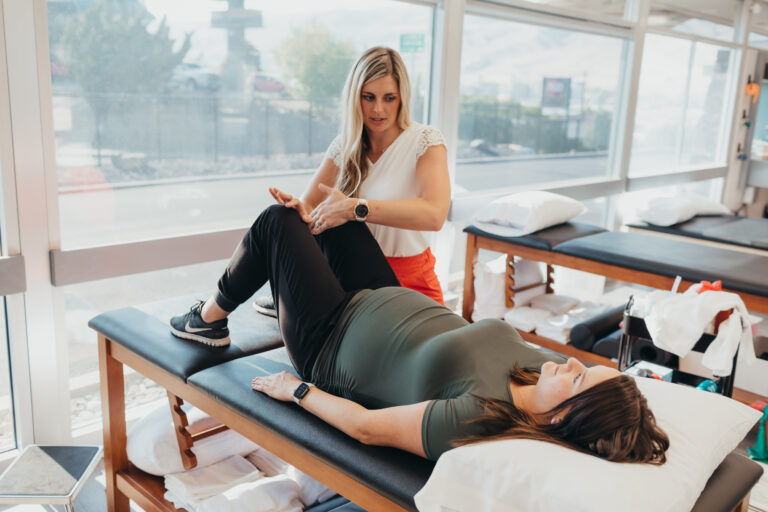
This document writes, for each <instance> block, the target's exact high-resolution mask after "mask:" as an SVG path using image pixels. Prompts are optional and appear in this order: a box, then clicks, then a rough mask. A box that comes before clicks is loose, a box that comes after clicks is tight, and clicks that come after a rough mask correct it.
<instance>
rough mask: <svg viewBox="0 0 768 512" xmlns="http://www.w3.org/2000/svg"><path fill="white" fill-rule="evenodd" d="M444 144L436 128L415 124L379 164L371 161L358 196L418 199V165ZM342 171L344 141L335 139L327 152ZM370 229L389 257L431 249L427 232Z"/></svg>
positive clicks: (385, 227) (384, 198) (373, 226)
mask: <svg viewBox="0 0 768 512" xmlns="http://www.w3.org/2000/svg"><path fill="white" fill-rule="evenodd" d="M441 144H442V145H445V139H443V134H442V133H440V130H438V129H437V128H435V127H433V126H425V125H423V124H420V123H412V124H411V126H409V127H408V128H407V129H406V130H405V131H404V132H403V133H401V134H400V135H399V136H398V137H397V138H396V139H395V140H394V141H393V142H392V144H390V145H389V147H388V148H387V149H386V150H384V153H382V155H381V157H379V159H378V160H376V163H371V161H370V160H369V161H368V166H369V167H368V176H367V177H366V178H365V180H364V181H363V183H362V184H361V185H360V191H359V193H358V194H357V197H362V198H365V199H374V200H380V201H381V200H387V199H407V198H411V197H418V191H417V185H416V163H417V162H418V161H419V158H421V156H422V155H423V154H424V153H425V152H426V151H427V148H429V147H430V146H439V145H441ZM326 157H327V158H330V159H331V160H333V163H334V164H336V167H338V168H339V169H341V164H342V162H341V139H340V137H336V138H335V139H333V142H331V145H330V146H329V147H328V151H327V152H326ZM368 229H370V230H371V233H373V237H374V238H375V239H376V241H377V242H379V245H380V246H381V250H382V252H384V255H385V256H389V257H402V256H415V255H417V254H420V253H422V252H424V251H425V250H426V249H427V247H429V240H428V238H427V235H428V233H427V232H425V231H413V230H410V229H401V228H393V227H389V226H380V225H378V224H370V223H369V224H368Z"/></svg>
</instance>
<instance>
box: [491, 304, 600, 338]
mask: <svg viewBox="0 0 768 512" xmlns="http://www.w3.org/2000/svg"><path fill="white" fill-rule="evenodd" d="M606 309H608V306H607V305H605V304H595V303H591V302H586V301H585V302H580V301H579V300H578V299H574V298H573V297H568V296H565V295H554V294H547V295H539V296H538V297H534V298H533V299H532V300H531V305H530V307H520V308H512V309H510V310H509V311H507V313H506V314H505V315H504V320H505V321H506V322H507V323H509V324H510V325H511V326H512V327H514V328H515V329H517V330H518V331H525V332H536V334H538V335H539V336H542V337H544V338H549V339H552V340H555V341H558V342H560V343H563V344H565V343H568V342H569V341H570V332H571V328H572V327H573V326H574V325H576V324H578V323H580V322H583V321H584V320H588V319H590V318H592V317H595V316H597V315H599V314H600V313H602V312H603V311H605V310H606Z"/></svg>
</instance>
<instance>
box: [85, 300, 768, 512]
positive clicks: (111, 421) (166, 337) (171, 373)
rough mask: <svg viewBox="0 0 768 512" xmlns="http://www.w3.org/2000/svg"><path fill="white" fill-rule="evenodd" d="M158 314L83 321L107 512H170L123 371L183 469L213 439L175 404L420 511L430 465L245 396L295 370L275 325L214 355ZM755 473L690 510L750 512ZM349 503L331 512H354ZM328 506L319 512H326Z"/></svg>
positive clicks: (237, 326)
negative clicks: (95, 368) (197, 446)
mask: <svg viewBox="0 0 768 512" xmlns="http://www.w3.org/2000/svg"><path fill="white" fill-rule="evenodd" d="M241 310H243V311H241ZM156 315H157V310H156V309H155V308H153V307H145V308H142V309H140V308H124V309H119V310H116V311H111V312H108V313H104V314H101V315H99V316H97V317H95V318H93V319H92V320H91V321H90V322H89V325H90V327H92V328H93V329H94V330H95V331H96V332H97V334H98V349H99V371H100V377H101V402H102V417H103V422H104V425H103V426H104V466H105V471H106V488H107V506H108V510H109V511H110V512H128V510H129V500H133V501H134V502H136V503H137V504H138V505H139V506H141V507H142V508H144V509H145V510H147V511H149V512H160V511H163V512H165V511H172V510H175V509H174V507H173V505H171V504H170V503H169V502H167V501H165V500H164V499H163V493H164V488H163V481H162V479H161V478H158V477H153V476H151V475H148V474H146V473H144V472H142V471H140V470H139V469H137V468H136V467H134V466H132V465H131V463H130V462H129V461H128V458H127V455H126V420H125V392H124V379H123V366H124V365H128V366H130V367H131V368H133V369H134V370H135V371H136V372H138V373H140V374H142V375H144V376H146V377H148V378H149V379H151V380H153V381H154V382H155V383H157V384H158V385H160V386H162V387H163V388H165V389H166V390H167V392H168V397H169V400H170V404H171V409H172V412H173V417H174V423H175V425H176V428H177V438H178V440H179V446H180V450H181V452H182V454H183V460H184V462H185V467H193V466H194V463H195V461H194V455H193V454H192V453H191V451H189V448H190V446H191V444H192V443H193V442H194V441H195V440H196V439H199V438H201V437H205V436H206V435H210V434H211V432H203V433H200V434H198V435H197V436H193V435H192V434H191V433H189V432H188V430H187V428H186V427H187V424H186V423H187V422H186V416H185V415H184V413H183V411H182V410H181V407H180V405H181V403H182V402H189V403H191V404H192V405H194V406H196V407H198V408H199V409H201V410H202V411H204V412H206V413H207V414H209V415H211V416H212V417H214V418H215V419H217V420H218V421H219V422H221V423H222V424H223V425H224V426H226V427H229V428H231V429H233V430H235V431H237V432H239V433H240V434H242V435H244V436H245V437H247V438H249V439H251V440H252V441H254V442H256V443H258V444H259V445H260V446H262V447H264V448H265V449H267V450H269V451H271V452H272V453H274V454H275V455H277V456H278V457H280V458H282V459H284V460H285V461H286V462H288V463H290V464H293V465H294V466H296V467H297V468H299V469H300V470H301V471H303V472H305V473H306V474H308V475H309V476H311V477H312V478H315V479H316V480H318V481H320V482H321V483H323V484H325V485H326V486H328V487H330V488H331V489H333V490H334V491H336V492H338V493H339V494H341V495H342V496H344V497H346V498H347V499H349V500H350V501H351V502H353V503H354V504H357V505H358V506H359V507H362V508H363V509H364V510H368V511H370V512H373V511H403V510H410V511H413V510H416V508H415V503H414V495H415V494H416V493H417V492H418V491H419V489H421V487H423V486H424V484H425V483H426V481H427V479H428V478H429V476H430V474H431V472H432V469H433V467H434V463H433V462H431V461H428V460H426V459H423V458H421V457H418V456H415V455H412V454H409V453H407V452H404V451H401V450H397V449H394V448H385V447H378V446H367V445H364V444H362V443H360V442H358V441H356V440H354V439H352V438H351V437H348V436H347V435H345V434H343V433H342V432H340V431H339V430H337V429H335V428H334V427H331V426H330V425H328V424H327V423H325V422H323V421H322V420H320V419H318V418H317V417H315V416H313V415H312V414H310V413H308V412H306V411H304V410H303V409H301V408H300V407H298V406H297V405H295V404H294V403H292V402H279V401H276V400H273V399H271V398H269V397H268V396H266V395H264V394H261V393H256V392H254V391H253V390H252V389H251V388H250V382H251V379H252V378H253V377H254V376H257V375H265V374H270V373H274V372H278V371H282V370H288V371H293V368H292V366H291V364H290V362H289V360H288V357H287V353H286V351H285V349H284V348H282V347H280V345H281V341H280V336H279V331H278V328H277V322H276V321H275V320H274V319H271V318H268V317H264V316H258V315H255V314H254V313H253V311H252V310H251V308H246V307H241V308H239V310H237V311H236V312H235V313H234V314H233V315H232V316H231V317H230V331H231V338H232V340H233V342H232V344H231V345H230V346H228V347H226V348H212V347H207V346H204V345H201V344H196V343H192V342H189V341H184V340H181V339H178V338H175V337H174V336H172V335H171V334H170V332H169V330H168V324H167V320H166V319H162V318H158V316H160V315H157V316H156ZM275 347H278V348H275ZM214 431H218V430H217V429H214ZM761 473H762V470H761V469H760V466H759V465H757V464H755V463H754V462H752V461H750V460H748V459H746V458H744V457H742V456H740V455H736V454H730V455H729V456H728V457H727V458H726V459H725V460H724V461H723V462H722V463H721V464H720V466H719V467H718V469H717V470H716V471H715V472H714V473H713V475H712V477H711V478H710V480H709V482H708V484H707V487H706V488H705V490H704V491H703V492H702V494H701V496H700V498H699V500H698V502H697V503H696V506H695V507H694V509H693V510H694V511H695V512H730V511H734V510H740V511H746V506H747V505H746V504H747V503H748V501H749V492H750V490H751V488H752V487H753V486H754V484H755V483H756V482H757V480H758V479H759V478H760V475H761ZM354 504H352V503H347V504H346V505H343V506H342V507H346V508H341V509H337V510H338V512H342V511H346V510H358V511H359V510H360V509H359V508H358V507H356V506H355V505H354ZM327 507H328V505H321V506H318V507H316V510H317V512H320V511H321V510H322V511H325V510H329V509H328V508H327ZM310 510H312V509H310Z"/></svg>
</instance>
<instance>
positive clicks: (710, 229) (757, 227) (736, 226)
mask: <svg viewBox="0 0 768 512" xmlns="http://www.w3.org/2000/svg"><path fill="white" fill-rule="evenodd" d="M629 226H630V227H632V228H636V229H645V230H648V231H656V232H658V233H666V234H670V235H677V236H687V237H691V238H698V239H700V240H710V241H712V242H720V243H726V244H733V245H740V246H743V247H752V248H756V249H768V219H762V218H753V217H737V216H735V215H709V216H696V217H694V218H692V219H690V220H687V221H685V222H679V223H677V224H672V225H671V226H656V225H655V224H630V225H629Z"/></svg>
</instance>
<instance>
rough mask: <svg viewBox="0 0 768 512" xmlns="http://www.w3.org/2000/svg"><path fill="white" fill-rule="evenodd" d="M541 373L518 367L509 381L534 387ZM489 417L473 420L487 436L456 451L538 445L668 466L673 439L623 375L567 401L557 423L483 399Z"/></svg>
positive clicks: (475, 438) (557, 409) (506, 403)
mask: <svg viewBox="0 0 768 512" xmlns="http://www.w3.org/2000/svg"><path fill="white" fill-rule="evenodd" d="M539 375H540V374H539V372H537V371H531V370H521V369H520V368H518V367H517V366H516V367H515V369H514V370H513V371H512V374H511V375H510V377H511V379H512V381H513V382H514V383H515V384H520V385H524V386H525V385H534V384H536V382H537V381H538V379H539ZM478 398H480V399H481V400H482V402H483V404H484V406H485V415H484V416H483V417H481V418H478V419H476V420H473V421H472V423H473V424H475V425H477V426H478V427H480V429H481V431H483V432H484V434H480V435H474V436H470V437H467V438H464V439H460V440H458V441H457V442H456V443H455V444H456V445H457V446H461V445H465V444H470V443H476V442H482V441H491V440H496V439H533V440H536V441H547V442H550V443H554V444H557V445H560V446H564V447H566V448H572V449H574V450H577V451H580V452H584V453H588V454H591V455H595V456H597V457H600V458H603V459H606V460H609V461H612V462H645V463H648V464H656V465H662V464H664V463H665V462H666V461H667V456H666V453H665V452H666V451H667V449H668V448H669V437H667V435H666V434H665V433H664V431H663V430H661V429H660V428H659V426H658V425H657V424H656V418H655V417H654V416H653V412H651V409H650V408H649V407H648V403H647V402H646V399H645V397H644V396H643V394H642V393H641V392H640V390H639V389H638V388H637V384H635V381H634V380H633V379H632V378H631V377H629V376H627V375H620V376H618V377H614V378H611V379H608V380H606V381H603V382H601V383H599V384H595V385H594V386H592V387H590V388H588V389H586V390H584V391H582V392H581V393H579V394H577V395H574V396H572V397H571V398H569V399H567V400H565V401H563V402H562V403H560V405H558V406H556V407H555V408H553V409H552V410H551V411H549V412H548V413H546V414H545V417H547V418H549V417H554V416H556V415H557V414H558V413H561V412H563V411H567V412H566V413H565V415H564V416H563V418H562V420H560V421H559V422H557V423H544V424H542V423H541V422H537V421H536V419H535V418H534V417H533V416H532V415H530V414H528V413H526V412H525V411H521V410H520V409H518V408H517V407H515V406H514V404H512V403H511V402H509V401H507V400H497V399H493V398H483V397H478Z"/></svg>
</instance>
